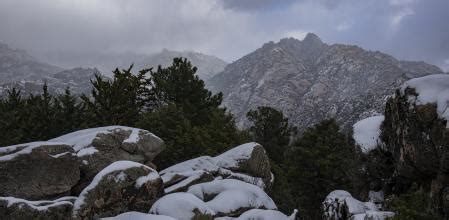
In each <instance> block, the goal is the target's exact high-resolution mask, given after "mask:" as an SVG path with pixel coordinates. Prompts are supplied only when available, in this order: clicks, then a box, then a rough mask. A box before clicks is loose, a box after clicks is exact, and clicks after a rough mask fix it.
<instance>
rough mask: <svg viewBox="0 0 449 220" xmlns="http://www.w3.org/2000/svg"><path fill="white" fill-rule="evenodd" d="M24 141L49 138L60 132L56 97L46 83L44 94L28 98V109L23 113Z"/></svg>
mask: <svg viewBox="0 0 449 220" xmlns="http://www.w3.org/2000/svg"><path fill="white" fill-rule="evenodd" d="M23 117H24V118H23V119H24V124H22V125H21V126H22V128H23V137H24V138H23V139H22V141H23V142H30V141H36V140H48V139H50V138H52V137H55V136H57V135H58V134H59V132H58V127H57V125H56V124H55V123H54V122H56V117H57V109H56V107H55V99H54V97H53V96H52V95H51V94H50V93H49V92H48V87H47V84H44V86H43V91H42V94H39V95H32V94H30V96H29V97H28V98H27V99H26V111H25V113H24V115H23Z"/></svg>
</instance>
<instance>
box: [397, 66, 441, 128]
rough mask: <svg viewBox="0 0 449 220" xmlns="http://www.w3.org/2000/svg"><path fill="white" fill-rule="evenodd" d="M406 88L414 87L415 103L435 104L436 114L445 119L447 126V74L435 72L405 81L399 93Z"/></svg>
mask: <svg viewBox="0 0 449 220" xmlns="http://www.w3.org/2000/svg"><path fill="white" fill-rule="evenodd" d="M406 88H413V89H415V91H416V93H417V94H418V97H417V98H416V100H410V101H415V102H416V104H417V105H424V104H428V103H435V104H437V112H438V115H439V116H440V117H441V118H443V119H446V120H447V121H448V123H447V124H446V127H447V128H449V74H435V75H428V76H424V77H420V78H415V79H411V80H408V81H406V82H405V83H404V84H403V85H402V86H401V93H402V95H404V93H405V89H406Z"/></svg>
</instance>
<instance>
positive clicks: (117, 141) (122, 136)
mask: <svg viewBox="0 0 449 220" xmlns="http://www.w3.org/2000/svg"><path fill="white" fill-rule="evenodd" d="M50 141H58V142H64V143H68V144H71V145H73V149H74V151H75V152H76V155H77V156H78V158H79V160H80V161H81V180H80V181H79V183H78V185H77V186H76V187H75V188H74V189H73V194H79V193H80V192H81V190H82V189H83V188H84V187H86V186H87V184H89V183H90V181H91V180H92V178H93V177H94V176H95V175H96V174H97V173H98V172H100V171H101V170H102V169H103V168H105V167H106V166H108V165H109V164H111V163H113V162H115V161H119V160H130V161H134V162H138V163H142V164H145V165H148V166H154V165H153V164H152V163H151V161H152V160H153V159H154V157H156V155H158V154H159V153H160V152H161V151H162V150H163V149H164V147H165V145H164V142H163V141H162V139H160V138H159V137H157V136H155V135H154V134H152V133H151V132H149V131H146V130H142V129H138V128H131V127H124V126H108V127H99V128H90V129H85V130H79V131H75V132H72V133H69V134H66V135H63V136H60V137H57V138H54V139H51V140H50Z"/></svg>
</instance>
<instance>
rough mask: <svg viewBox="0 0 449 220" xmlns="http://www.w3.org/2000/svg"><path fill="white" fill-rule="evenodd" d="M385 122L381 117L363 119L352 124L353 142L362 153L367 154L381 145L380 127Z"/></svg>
mask: <svg viewBox="0 0 449 220" xmlns="http://www.w3.org/2000/svg"><path fill="white" fill-rule="evenodd" d="M384 120H385V117H384V116H383V115H379V116H373V117H369V118H365V119H363V120H361V121H358V122H357V123H355V124H354V126H353V128H354V135H353V137H354V140H355V141H356V143H357V144H358V145H359V146H360V147H361V149H362V152H363V153H368V152H370V151H371V150H373V149H375V148H376V147H377V146H379V144H380V143H381V140H380V133H381V131H380V126H381V124H382V122H383V121H384Z"/></svg>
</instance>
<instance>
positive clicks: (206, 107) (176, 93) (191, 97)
mask: <svg viewBox="0 0 449 220" xmlns="http://www.w3.org/2000/svg"><path fill="white" fill-rule="evenodd" d="M196 71H197V68H196V67H194V66H192V64H191V63H190V62H189V61H188V60H187V59H183V58H174V59H173V64H172V65H171V66H169V67H167V68H162V67H161V66H159V67H158V69H157V71H156V72H152V73H151V82H152V85H151V87H152V88H151V93H150V94H151V95H152V98H151V100H154V105H156V107H161V106H164V105H167V104H175V105H176V106H177V107H178V108H181V109H182V110H183V112H184V115H185V116H186V117H187V118H188V119H189V120H190V121H191V122H192V123H193V124H194V125H201V124H206V123H208V122H209V120H210V114H209V112H210V110H211V109H215V108H218V107H219V106H220V104H221V101H222V98H223V95H222V94H221V93H218V94H215V95H212V92H210V91H209V90H207V89H206V88H205V85H204V82H203V80H201V79H199V78H198V76H197V75H196V74H195V73H196Z"/></svg>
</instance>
